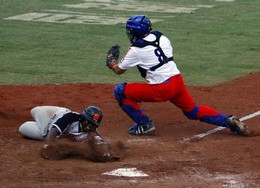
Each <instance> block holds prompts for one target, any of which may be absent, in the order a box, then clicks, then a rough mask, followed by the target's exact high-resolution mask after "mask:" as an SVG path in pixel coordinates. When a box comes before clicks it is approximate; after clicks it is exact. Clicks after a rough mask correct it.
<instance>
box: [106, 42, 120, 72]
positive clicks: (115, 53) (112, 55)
mask: <svg viewBox="0 0 260 188" xmlns="http://www.w3.org/2000/svg"><path fill="white" fill-rule="evenodd" d="M119 50H120V46H118V45H114V46H112V47H111V48H110V49H109V50H108V52H107V59H106V64H107V66H108V67H109V68H110V69H111V68H112V67H113V65H114V64H116V63H117V61H118V58H119V53H120V51H119Z"/></svg>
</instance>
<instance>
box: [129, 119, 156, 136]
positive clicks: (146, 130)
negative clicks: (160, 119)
mask: <svg viewBox="0 0 260 188" xmlns="http://www.w3.org/2000/svg"><path fill="white" fill-rule="evenodd" d="M154 132H155V127H154V124H153V122H152V121H149V122H148V123H147V124H145V125H138V124H134V125H133V126H132V127H130V129H128V133H129V134H132V135H144V134H153V133H154Z"/></svg>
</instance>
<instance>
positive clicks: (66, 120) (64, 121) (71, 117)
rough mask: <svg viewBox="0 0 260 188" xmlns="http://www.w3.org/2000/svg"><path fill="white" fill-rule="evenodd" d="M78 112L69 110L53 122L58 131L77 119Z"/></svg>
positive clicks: (63, 129)
mask: <svg viewBox="0 0 260 188" xmlns="http://www.w3.org/2000/svg"><path fill="white" fill-rule="evenodd" d="M79 119H80V114H78V113H74V112H69V113H67V114H65V115H63V116H62V117H61V118H59V119H58V120H57V121H56V122H54V123H53V126H55V127H56V128H57V129H58V130H59V131H60V133H62V132H64V131H65V130H66V129H67V128H68V127H69V126H70V125H71V124H72V123H73V122H76V121H79Z"/></svg>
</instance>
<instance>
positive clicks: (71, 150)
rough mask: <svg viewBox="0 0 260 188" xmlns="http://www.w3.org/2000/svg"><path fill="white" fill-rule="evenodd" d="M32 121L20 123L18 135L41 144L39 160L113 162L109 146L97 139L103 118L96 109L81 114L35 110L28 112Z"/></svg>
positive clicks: (45, 108)
mask: <svg viewBox="0 0 260 188" xmlns="http://www.w3.org/2000/svg"><path fill="white" fill-rule="evenodd" d="M31 115H32V117H33V118H34V120H35V121H27V122H25V123H23V124H22V125H21V126H20V128H19V131H20V133H21V134H22V135H23V136H25V137H27V138H31V139H36V140H44V141H45V144H44V146H43V148H42V150H41V156H42V157H43V158H45V159H50V160H59V159H64V158H67V157H71V156H79V157H83V158H85V159H87V160H91V161H96V162H108V161H117V160H119V159H120V157H119V156H114V155H112V154H111V149H112V145H111V144H110V143H108V142H106V141H104V139H103V138H102V137H101V136H100V134H99V133H98V131H97V128H98V127H99V126H100V123H101V120H102V117H103V114H102V112H101V110H100V109H99V108H98V107H96V106H89V107H87V108H86V109H84V111H83V112H82V113H78V112H73V111H71V110H70V109H68V108H64V107H56V106H37V107H35V108H33V109H32V110H31Z"/></svg>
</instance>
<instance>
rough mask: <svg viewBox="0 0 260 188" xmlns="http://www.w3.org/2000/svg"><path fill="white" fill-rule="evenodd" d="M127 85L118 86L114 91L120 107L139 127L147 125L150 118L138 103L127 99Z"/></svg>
mask: <svg viewBox="0 0 260 188" xmlns="http://www.w3.org/2000/svg"><path fill="white" fill-rule="evenodd" d="M125 85H126V83H121V84H118V85H117V86H116V87H115V90H114V95H115V98H116V100H117V102H118V104H119V106H120V107H121V108H122V110H123V111H124V112H125V113H126V114H127V115H128V116H129V117H130V118H131V119H132V120H133V121H134V122H136V123H137V124H138V125H141V124H146V123H147V122H148V121H149V118H148V117H147V116H146V115H145V114H144V113H143V111H142V110H141V109H140V106H139V105H138V104H137V102H136V101H134V100H129V99H128V98H126V96H125V94H124V90H125Z"/></svg>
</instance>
